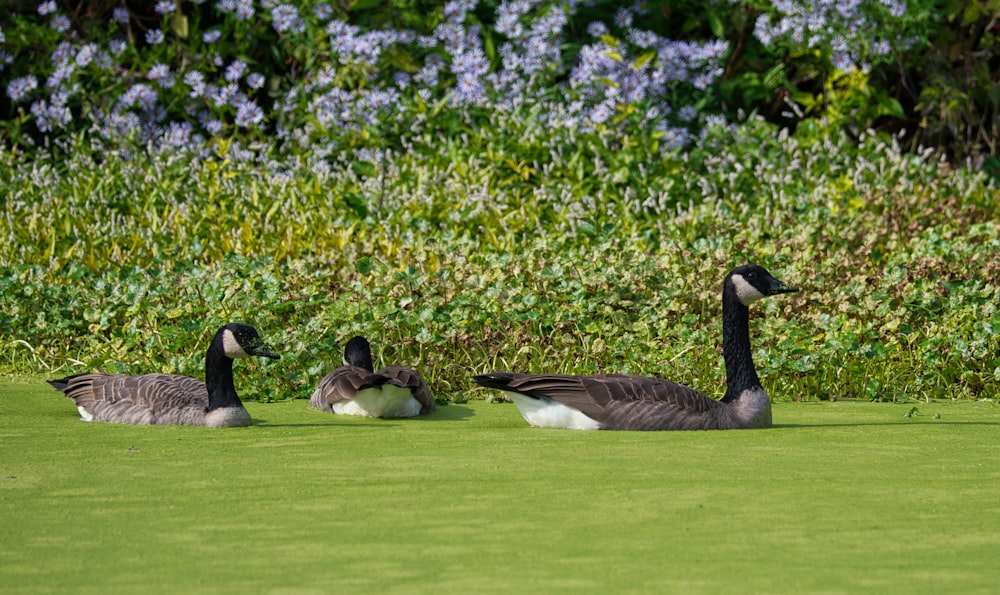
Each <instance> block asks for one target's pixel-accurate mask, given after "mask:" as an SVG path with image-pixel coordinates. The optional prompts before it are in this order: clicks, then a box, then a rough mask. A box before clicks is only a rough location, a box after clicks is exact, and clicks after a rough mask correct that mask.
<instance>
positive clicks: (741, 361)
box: [722, 283, 760, 403]
mask: <svg viewBox="0 0 1000 595" xmlns="http://www.w3.org/2000/svg"><path fill="white" fill-rule="evenodd" d="M722 356H723V358H724V359H725V361H726V395H725V396H724V397H722V400H723V401H724V402H727V403H728V402H730V401H734V400H736V399H737V398H739V396H740V394H741V393H742V392H743V391H745V390H747V389H753V388H760V378H758V377H757V369H756V368H754V365H753V354H752V353H751V349H750V310H749V309H748V308H747V307H746V306H744V305H743V304H742V303H741V302H740V299H739V298H738V297H737V296H736V290H735V288H733V287H732V285H731V284H729V283H727V284H726V287H725V289H723V291H722Z"/></svg>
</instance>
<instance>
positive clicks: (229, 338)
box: [222, 329, 250, 359]
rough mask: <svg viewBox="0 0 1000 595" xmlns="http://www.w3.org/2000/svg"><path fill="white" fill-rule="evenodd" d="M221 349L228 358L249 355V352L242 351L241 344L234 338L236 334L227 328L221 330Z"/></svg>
mask: <svg viewBox="0 0 1000 595" xmlns="http://www.w3.org/2000/svg"><path fill="white" fill-rule="evenodd" d="M222 350H223V351H224V352H225V353H226V357H228V358H229V359H236V358H239V357H250V354H249V353H247V352H246V351H244V350H243V346H242V345H240V342H239V341H237V340H236V335H234V334H233V331H231V330H229V329H226V330H224V331H222Z"/></svg>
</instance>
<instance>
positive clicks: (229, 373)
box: [48, 322, 280, 427]
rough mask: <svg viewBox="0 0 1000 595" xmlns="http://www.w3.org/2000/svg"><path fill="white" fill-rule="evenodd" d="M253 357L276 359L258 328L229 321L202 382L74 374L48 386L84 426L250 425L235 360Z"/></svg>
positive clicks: (215, 342) (149, 376) (210, 354)
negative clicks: (238, 391) (66, 399)
mask: <svg viewBox="0 0 1000 595" xmlns="http://www.w3.org/2000/svg"><path fill="white" fill-rule="evenodd" d="M254 355H256V356H260V357H268V358H273V359H278V358H279V357H280V356H279V355H278V354H276V353H274V352H273V351H272V350H271V348H270V347H268V346H267V345H266V344H265V343H264V341H263V340H262V339H261V338H260V335H259V334H258V333H257V329H255V328H254V327H252V326H250V325H248V324H242V323H238V322H233V323H229V324H227V325H225V326H224V327H222V328H221V329H219V331H218V332H217V333H215V337H213V338H212V342H211V344H210V345H209V346H208V353H207V354H206V355H205V382H202V381H200V380H195V379H194V378H189V377H187V376H181V375H179V374H146V375H143V376H117V375H110V374H76V375H74V376H67V377H66V378H62V379H60V380H49V381H48V383H49V384H51V385H52V386H53V387H55V388H56V389H58V390H60V391H62V392H64V393H65V394H66V396H67V397H69V398H71V399H73V401H75V402H76V408H77V410H78V411H79V412H80V417H81V418H83V420H84V421H105V422H114V423H123V424H136V425H161V426H162V425H181V426H211V427H222V426H248V425H250V414H249V413H247V410H246V408H244V407H243V402H242V401H240V397H239V395H237V394H236V388H235V386H233V360H234V359H237V358H243V357H250V356H254Z"/></svg>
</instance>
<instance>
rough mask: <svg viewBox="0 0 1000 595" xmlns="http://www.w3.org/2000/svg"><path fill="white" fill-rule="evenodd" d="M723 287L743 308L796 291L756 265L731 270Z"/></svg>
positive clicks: (796, 289) (795, 288)
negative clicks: (770, 297)
mask: <svg viewBox="0 0 1000 595" xmlns="http://www.w3.org/2000/svg"><path fill="white" fill-rule="evenodd" d="M725 285H726V286H725V288H724V291H725V290H728V289H730V288H731V290H732V291H733V292H735V294H736V297H737V299H739V300H740V303H741V304H743V305H744V306H749V305H750V304H752V303H754V302H756V301H757V300H759V299H761V298H764V297H767V296H769V295H777V294H779V293H792V292H795V291H798V288H797V287H792V286H791V285H788V284H787V283H785V282H784V281H779V280H778V279H775V278H774V277H773V276H772V275H771V273H769V272H767V269H765V268H764V267H762V266H759V265H756V264H746V265H743V266H739V267H736V268H735V269H733V270H732V271H731V272H730V273H729V275H728V276H727V277H726V283H725Z"/></svg>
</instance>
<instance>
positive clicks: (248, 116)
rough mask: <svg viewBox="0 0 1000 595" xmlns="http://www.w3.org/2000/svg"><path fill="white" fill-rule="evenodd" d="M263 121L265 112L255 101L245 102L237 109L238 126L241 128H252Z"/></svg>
mask: <svg viewBox="0 0 1000 595" xmlns="http://www.w3.org/2000/svg"><path fill="white" fill-rule="evenodd" d="M263 119H264V110H262V109H260V107H259V106H258V105H257V104H256V103H254V102H253V101H245V102H243V103H241V104H240V106H239V107H238V108H236V125H237V126H239V127H241V128H250V127H251V126H253V125H256V124H259V123H260V121H261V120H263Z"/></svg>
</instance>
